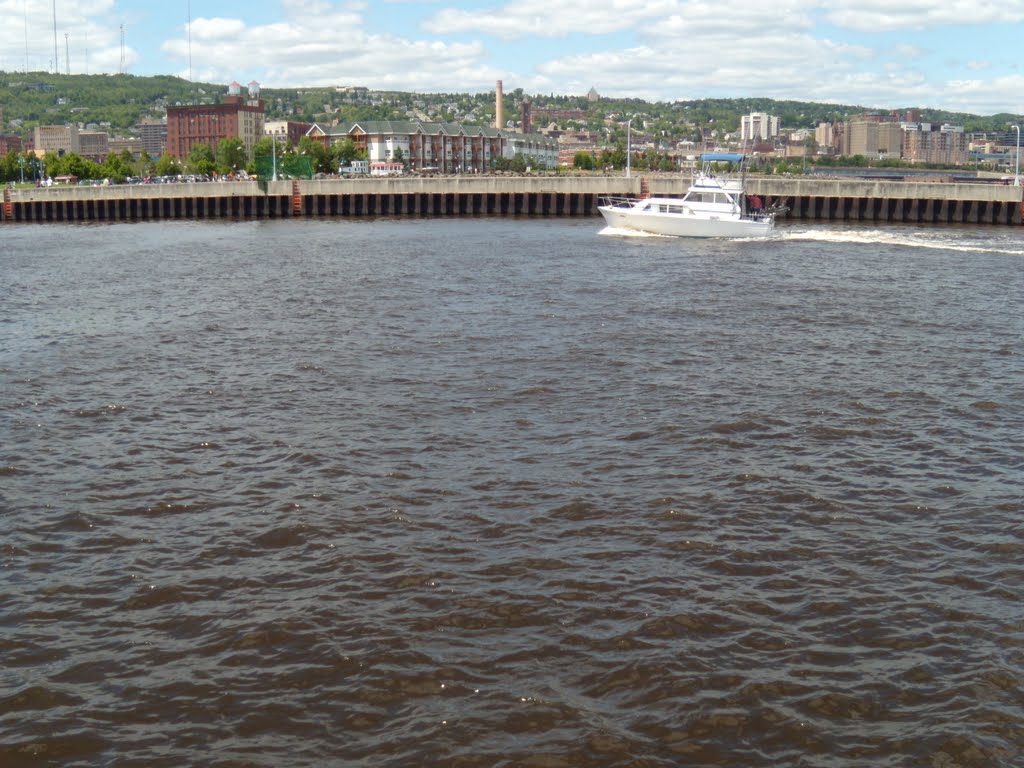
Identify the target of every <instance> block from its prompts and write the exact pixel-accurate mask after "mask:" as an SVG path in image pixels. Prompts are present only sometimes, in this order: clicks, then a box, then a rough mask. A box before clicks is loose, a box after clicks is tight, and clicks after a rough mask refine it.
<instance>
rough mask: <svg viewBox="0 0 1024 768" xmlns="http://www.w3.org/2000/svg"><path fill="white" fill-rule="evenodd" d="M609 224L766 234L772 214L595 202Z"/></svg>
mask: <svg viewBox="0 0 1024 768" xmlns="http://www.w3.org/2000/svg"><path fill="white" fill-rule="evenodd" d="M598 210H599V211H600V212H601V215H602V216H604V220H605V221H606V222H607V223H608V226H610V227H615V228H617V229H631V230H634V231H636V232H647V233H650V234H654V235H667V236H669V237H767V236H768V235H770V234H771V232H772V229H773V228H774V226H775V220H774V218H770V217H769V218H764V219H741V218H730V217H727V216H726V217H718V218H715V217H704V216H696V215H687V214H665V213H651V212H649V211H634V210H630V209H629V208H620V207H616V206H606V205H601V206H598Z"/></svg>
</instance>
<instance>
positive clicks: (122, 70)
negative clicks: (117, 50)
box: [121, 24, 124, 75]
mask: <svg viewBox="0 0 1024 768" xmlns="http://www.w3.org/2000/svg"><path fill="white" fill-rule="evenodd" d="M121 74H122V75H123V74H124V24H122V25H121Z"/></svg>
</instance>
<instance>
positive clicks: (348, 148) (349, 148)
mask: <svg viewBox="0 0 1024 768" xmlns="http://www.w3.org/2000/svg"><path fill="white" fill-rule="evenodd" d="M331 156H332V157H333V158H334V166H335V168H337V167H338V166H342V165H349V164H350V163H351V162H352V161H353V160H365V159H366V150H360V149H358V148H357V147H356V145H355V142H354V141H352V139H350V138H349V137H347V136H346V137H345V138H344V139H341V140H340V141H336V142H334V143H333V144H331Z"/></svg>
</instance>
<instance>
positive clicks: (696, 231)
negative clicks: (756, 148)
mask: <svg viewBox="0 0 1024 768" xmlns="http://www.w3.org/2000/svg"><path fill="white" fill-rule="evenodd" d="M743 160H744V156H743V155H740V154H732V153H714V154H705V155H702V156H701V168H700V170H699V171H698V172H697V173H696V175H695V176H694V178H693V183H692V184H691V185H690V189H689V191H688V192H687V193H686V196H685V197H682V198H678V197H643V198H639V199H638V198H635V197H607V198H604V199H603V200H602V204H601V205H599V206H598V207H597V209H598V210H599V211H600V212H601V215H602V216H604V220H605V221H606V222H607V223H608V226H610V227H615V228H621V229H632V230H636V231H638V232H650V233H652V234H656V235H671V236H674V237H767V236H768V235H769V234H771V232H772V229H774V227H775V215H776V214H777V213H779V212H780V211H782V210H784V209H783V208H780V207H772V208H770V209H763V208H761V205H760V200H759V199H757V198H750V199H749V200H748V199H747V197H746V196H745V195H744V192H743V181H742V178H740V179H736V178H731V177H728V176H726V175H723V174H718V173H715V172H714V171H713V170H712V168H713V166H712V163H716V162H729V163H739V164H740V165H741V166H742V163H743Z"/></svg>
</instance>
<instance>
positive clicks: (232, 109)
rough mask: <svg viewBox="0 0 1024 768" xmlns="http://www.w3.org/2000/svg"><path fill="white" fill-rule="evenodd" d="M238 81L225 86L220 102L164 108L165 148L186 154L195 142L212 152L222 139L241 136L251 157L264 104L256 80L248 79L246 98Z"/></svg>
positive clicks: (260, 130) (260, 134) (179, 155)
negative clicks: (165, 125)
mask: <svg viewBox="0 0 1024 768" xmlns="http://www.w3.org/2000/svg"><path fill="white" fill-rule="evenodd" d="M241 88H242V86H240V85H239V84H238V83H231V85H230V86H228V94H227V96H225V97H224V101H223V103H222V104H201V105H195V106H183V107H168V108H167V152H168V153H169V154H170V155H171V156H173V157H177V158H187V157H188V156H189V153H191V152H192V148H193V147H194V146H196V145H197V144H207V145H209V146H210V148H211V149H213V150H214V151H215V152H216V150H217V145H218V144H219V143H220V141H221V139H241V140H242V145H243V146H244V147H245V152H246V154H247V155H248V156H249V157H252V150H253V147H254V146H255V145H256V142H257V141H259V140H260V139H261V138H263V124H264V120H265V117H264V108H263V100H262V99H261V98H260V88H259V84H258V83H256V82H255V81H253V82H251V83H249V94H248V98H245V97H243V96H242V93H241Z"/></svg>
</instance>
